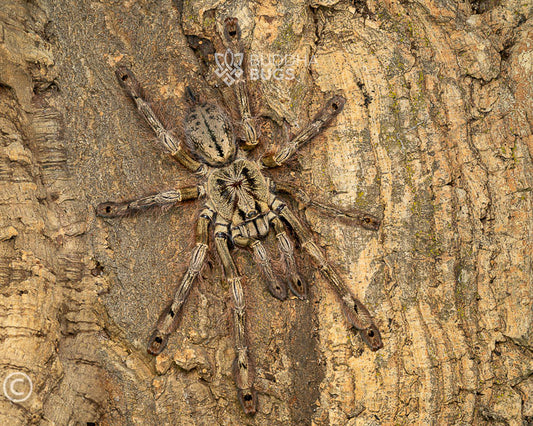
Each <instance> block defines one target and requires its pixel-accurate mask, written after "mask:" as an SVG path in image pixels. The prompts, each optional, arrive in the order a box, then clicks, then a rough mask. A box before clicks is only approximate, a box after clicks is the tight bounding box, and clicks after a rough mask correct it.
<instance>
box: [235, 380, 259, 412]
mask: <svg viewBox="0 0 533 426" xmlns="http://www.w3.org/2000/svg"><path fill="white" fill-rule="evenodd" d="M237 394H238V396H239V402H240V403H241V406H242V409H243V410H244V412H245V413H246V414H247V415H249V416H253V415H254V414H255V413H256V412H257V392H256V391H255V389H254V388H253V387H252V388H250V389H238V390H237Z"/></svg>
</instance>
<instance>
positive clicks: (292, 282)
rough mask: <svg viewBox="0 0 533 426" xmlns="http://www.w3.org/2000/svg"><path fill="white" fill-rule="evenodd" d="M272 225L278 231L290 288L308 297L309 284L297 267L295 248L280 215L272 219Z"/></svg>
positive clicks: (303, 296) (277, 234)
mask: <svg viewBox="0 0 533 426" xmlns="http://www.w3.org/2000/svg"><path fill="white" fill-rule="evenodd" d="M271 222H272V225H273V226H274V231H275V232H276V239H277V240H278V247H279V252H280V254H281V258H282V259H283V261H284V262H285V268H286V272H287V275H288V277H289V288H290V289H291V291H292V293H293V294H294V295H295V296H297V297H298V298H299V299H302V300H304V299H307V284H306V283H305V281H303V280H302V279H301V278H300V275H299V274H298V270H297V269H296V261H295V260H294V250H293V247H292V243H291V241H290V240H289V238H288V237H287V233H286V232H285V227H284V226H283V222H281V220H280V219H279V217H275V218H274V219H272V221H271Z"/></svg>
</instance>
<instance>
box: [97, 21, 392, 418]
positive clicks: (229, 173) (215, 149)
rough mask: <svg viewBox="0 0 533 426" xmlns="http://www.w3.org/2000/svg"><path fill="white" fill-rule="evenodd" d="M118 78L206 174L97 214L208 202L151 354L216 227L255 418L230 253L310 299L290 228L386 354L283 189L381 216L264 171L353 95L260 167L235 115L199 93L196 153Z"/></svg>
mask: <svg viewBox="0 0 533 426" xmlns="http://www.w3.org/2000/svg"><path fill="white" fill-rule="evenodd" d="M224 34H225V37H226V39H227V42H228V44H229V46H230V47H233V48H239V45H238V42H239V37H240V30H239V27H238V24H237V21H236V19H235V18H229V19H227V20H226V28H225V31H224ZM116 75H117V77H118V80H119V82H120V83H121V85H122V86H123V88H124V89H125V90H126V92H127V93H128V94H129V96H130V97H131V98H132V99H133V100H134V102H135V104H136V106H137V108H138V110H139V111H140V113H141V114H142V115H143V116H144V118H145V119H146V121H147V122H148V124H149V125H150V127H151V128H152V130H153V131H154V133H155V134H156V135H157V136H158V139H159V141H160V142H161V143H162V145H163V146H164V147H165V148H166V149H167V150H168V151H169V153H170V155H171V156H172V157H173V158H174V159H176V160H177V161H178V162H179V163H180V164H182V165H183V166H184V167H185V168H187V169H188V170H189V171H191V172H195V173H197V175H199V177H200V178H201V182H199V184H198V185H195V186H189V187H182V188H175V189H172V190H169V191H165V192H162V193H159V194H155V195H150V196H147V197H143V198H139V199H135V200H132V201H122V202H105V203H101V204H99V205H98V206H97V208H96V213H97V215H99V216H102V217H119V216H126V215H128V214H131V213H133V212H136V211H141V210H145V209H147V208H150V207H154V206H165V205H174V204H177V203H181V202H184V201H187V200H194V199H200V198H203V199H205V202H204V208H203V210H202V211H201V213H200V216H199V218H198V222H197V228H196V246H195V248H194V249H193V251H192V253H191V258H190V262H189V267H188V269H187V271H186V273H185V274H184V276H183V278H182V279H181V282H180V284H179V285H178V288H177V291H176V293H175V295H174V298H173V300H172V302H171V303H170V305H168V307H167V308H166V309H165V310H164V311H163V312H162V314H161V316H160V317H159V320H158V322H157V324H156V326H155V330H154V332H153V334H152V336H151V337H150V339H149V342H148V352H149V353H151V354H153V355H157V354H159V353H160V352H161V351H163V350H164V348H165V346H166V344H167V341H168V338H169V336H170V335H171V333H172V332H174V331H175V330H176V328H177V327H178V325H179V319H180V314H181V312H182V306H183V304H184V303H185V301H186V299H187V296H188V294H189V292H190V289H191V286H192V284H193V283H194V281H195V279H196V277H197V276H198V274H199V273H200V270H201V268H202V265H203V263H204V259H205V256H206V252H207V250H208V248H209V232H210V230H211V232H212V235H213V239H214V245H215V248H216V251H217V253H218V256H219V258H220V260H221V263H222V266H223V268H224V274H225V276H226V280H227V282H228V284H229V287H230V288H231V292H232V295H233V318H234V327H235V333H234V334H235V353H236V356H235V361H234V364H233V375H234V379H235V383H236V385H237V388H238V396H239V400H240V402H241V404H242V407H243V409H244V411H245V413H247V414H254V413H255V412H256V410H257V394H256V391H255V389H254V375H255V371H254V364H253V361H252V359H251V357H250V354H249V351H248V338H247V328H248V327H247V325H246V309H245V301H244V296H243V290H242V284H241V278H242V277H241V275H240V274H239V271H238V269H237V266H236V265H235V263H234V261H233V259H232V255H231V250H232V249H233V248H234V247H235V246H237V247H239V248H245V249H247V250H250V251H251V252H252V253H253V257H254V260H255V261H256V262H257V264H258V265H259V267H260V269H261V272H262V279H263V281H264V282H265V284H266V286H267V288H268V290H269V291H270V293H271V294H272V295H273V296H274V297H276V298H277V299H280V300H284V299H286V298H287V295H288V291H289V290H290V291H291V292H292V293H293V294H294V295H296V296H297V297H298V298H300V299H305V298H306V297H307V286H306V284H305V282H303V281H302V280H301V279H300V276H299V274H298V271H297V268H296V262H295V258H294V249H293V245H292V242H291V240H290V238H289V236H288V233H287V230H291V231H292V234H294V235H295V237H296V238H297V239H298V240H299V242H300V246H301V247H302V249H303V250H304V251H305V252H306V253H307V254H308V255H309V257H311V259H312V260H313V262H314V263H315V265H316V266H317V267H318V269H319V270H320V272H321V273H322V275H323V276H324V278H325V279H326V280H327V281H328V282H329V284H330V285H331V287H332V288H333V290H334V291H335V293H336V295H337V298H338V301H339V303H340V304H341V306H342V309H343V311H344V313H345V314H346V317H347V320H348V322H349V324H350V326H351V327H353V328H355V329H356V330H357V331H358V332H359V333H360V335H361V337H362V339H363V341H364V342H365V343H366V344H367V345H368V346H369V347H370V349H372V350H378V349H380V348H381V347H382V346H383V344H382V341H381V336H380V333H379V330H378V328H377V327H376V325H375V324H374V321H373V319H372V317H371V315H370V313H369V312H368V310H367V309H366V307H365V306H364V305H363V304H362V303H361V302H360V301H359V300H358V299H357V298H356V297H355V296H354V295H353V293H352V292H351V290H350V289H349V287H347V286H346V285H345V284H344V282H343V280H342V279H341V278H340V276H339V275H337V273H336V272H335V270H334V269H332V268H331V266H330V265H329V264H328V262H327V261H326V259H325V257H324V255H323V254H322V252H321V250H320V249H319V248H318V247H317V245H316V244H315V243H314V241H313V238H312V235H311V233H310V232H309V231H308V230H307V229H306V227H305V226H304V225H303V224H302V223H301V222H300V220H299V219H298V218H297V217H296V216H295V215H294V214H293V213H292V212H291V210H290V208H289V207H288V205H287V204H286V203H285V202H283V201H282V200H281V199H280V198H278V195H277V192H285V193H288V194H290V195H293V196H294V197H295V198H296V199H297V200H298V201H300V202H302V203H304V205H306V206H307V207H314V208H318V209H320V210H323V211H325V212H327V213H329V214H334V215H336V216H344V217H348V218H350V219H352V220H355V221H356V222H357V223H358V224H359V225H361V226H362V227H363V228H366V229H370V230H376V229H378V227H379V224H380V221H379V219H377V218H376V217H374V216H372V215H369V214H366V213H363V212H357V211H350V212H343V211H340V210H338V209H336V208H335V207H332V206H328V205H324V204H321V203H318V202H315V201H313V200H311V199H310V198H309V197H308V196H307V195H306V194H304V193H303V192H302V191H301V190H299V189H298V190H294V187H293V186H291V185H290V184H283V183H281V184H280V183H277V184H275V185H274V183H273V182H272V181H270V179H268V178H266V177H265V176H264V175H263V173H262V168H265V167H278V166H280V165H282V164H283V163H284V162H285V161H286V160H287V159H288V158H290V157H291V156H292V155H293V154H294V153H295V152H296V151H297V150H298V149H299V148H300V147H301V146H302V145H303V144H305V143H307V142H308V141H309V140H311V139H312V138H313V137H315V136H316V135H317V134H319V133H320V132H321V131H322V129H323V128H324V127H326V126H327V125H328V124H329V123H330V122H331V121H332V120H333V119H334V118H335V116H337V115H338V114H339V113H340V112H341V111H342V109H343V106H344V102H345V99H344V98H343V97H342V96H339V95H337V96H333V97H332V98H331V99H330V100H329V101H328V102H327V103H326V104H325V106H324V108H323V109H322V110H321V111H319V112H318V113H317V115H316V116H315V117H314V119H313V121H312V122H311V123H310V124H309V125H308V126H307V127H305V128H304V129H303V130H302V131H300V132H299V133H298V134H297V135H296V136H294V137H293V138H292V140H290V141H288V142H287V143H286V144H285V145H284V146H282V148H281V149H280V150H279V151H278V152H277V153H275V154H273V155H269V156H266V157H263V159H262V161H261V163H258V162H255V161H251V160H249V159H247V158H246V156H245V154H244V153H243V152H242V151H241V150H240V149H239V145H238V144H237V141H236V137H235V133H234V130H233V126H232V124H231V122H230V120H229V118H228V115H227V114H225V112H224V111H222V110H221V109H220V108H219V107H218V106H216V105H215V104H212V103H200V102H198V101H197V100H196V99H195V97H194V95H192V93H191V92H190V90H189V97H190V98H191V101H192V106H191V109H190V111H189V113H188V114H187V117H186V119H185V124H184V128H185V135H186V145H187V147H188V148H189V149H188V151H187V150H184V149H183V147H182V145H181V144H180V143H179V142H178V141H176V139H175V137H174V136H173V135H172V133H170V132H169V131H168V130H166V129H165V127H164V126H163V125H162V124H161V122H160V120H159V119H158V117H157V116H156V114H155V113H154V111H153V110H152V108H151V107H150V105H149V104H148V103H147V102H146V101H145V100H144V97H143V95H142V90H141V88H140V85H139V83H138V82H137V80H136V78H135V76H134V75H133V73H132V72H131V71H130V70H128V69H127V68H125V67H119V68H118V69H117V71H116ZM235 91H236V96H237V98H238V101H239V112H240V115H241V119H242V126H241V127H242V128H243V130H244V134H245V140H244V141H242V142H241V146H242V148H243V149H245V150H249V149H253V148H254V147H255V146H256V145H257V143H258V141H257V137H256V132H255V130H254V128H253V126H252V123H253V121H252V120H251V115H250V111H249V106H248V105H249V103H248V98H247V94H246V87H245V81H244V80H240V81H238V82H237V83H236V87H235ZM269 232H274V234H275V237H276V240H277V246H278V251H279V256H280V258H281V260H282V262H283V265H284V278H283V279H280V278H279V277H277V276H276V274H275V273H274V271H273V268H272V266H271V259H270V257H269V255H268V253H267V250H265V247H264V246H263V244H262V242H261V241H262V240H263V239H264V238H265V237H266V236H267V235H268V234H269Z"/></svg>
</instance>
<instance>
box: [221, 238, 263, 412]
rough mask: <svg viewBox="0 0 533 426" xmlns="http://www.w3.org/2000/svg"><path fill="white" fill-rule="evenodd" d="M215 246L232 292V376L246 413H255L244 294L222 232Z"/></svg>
mask: <svg viewBox="0 0 533 426" xmlns="http://www.w3.org/2000/svg"><path fill="white" fill-rule="evenodd" d="M215 246H216V248H217V252H218V255H219V256H220V260H221V261H222V265H223V267H224V274H225V275H226V279H227V280H228V283H229V284H230V286H231V291H232V294H233V303H234V307H233V319H234V325H235V351H236V357H235V361H234V362H233V377H234V379H235V383H236V385H237V389H238V395H239V401H240V403H241V405H242V408H243V410H244V412H245V413H246V414H249V415H252V414H255V412H256V410H257V394H256V391H255V389H254V386H253V384H254V376H255V371H254V365H253V363H252V362H251V359H250V357H249V354H248V342H247V340H248V339H247V336H246V318H245V304H244V294H243V291H242V286H241V278H240V277H239V274H238V271H237V266H236V265H235V262H233V259H232V257H231V254H230V251H229V248H228V240H227V237H226V236H225V235H224V234H217V235H215Z"/></svg>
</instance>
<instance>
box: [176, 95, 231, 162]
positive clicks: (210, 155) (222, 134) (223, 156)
mask: <svg viewBox="0 0 533 426" xmlns="http://www.w3.org/2000/svg"><path fill="white" fill-rule="evenodd" d="M185 135H186V136H187V137H186V142H187V145H188V147H189V149H190V150H191V151H192V152H193V153H194V154H195V156H196V157H197V158H198V159H199V160H200V161H201V162H203V163H205V164H207V165H209V166H211V167H223V166H225V165H227V164H228V163H229V162H231V161H233V159H234V158H235V155H236V153H237V145H236V143H235V142H236V141H235V135H234V132H233V127H232V125H231V122H230V121H229V118H228V117H227V116H226V114H224V112H223V111H222V110H221V109H220V108H218V107H217V106H216V105H214V104H209V103H206V104H201V105H195V106H194V107H193V109H192V111H191V112H190V113H189V114H188V115H187V118H186V119H185Z"/></svg>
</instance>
